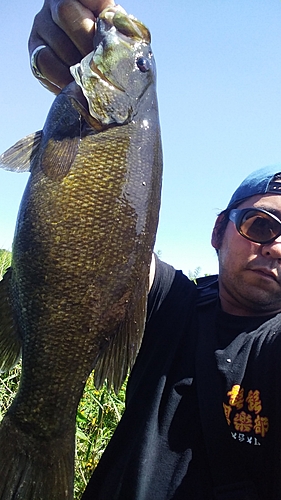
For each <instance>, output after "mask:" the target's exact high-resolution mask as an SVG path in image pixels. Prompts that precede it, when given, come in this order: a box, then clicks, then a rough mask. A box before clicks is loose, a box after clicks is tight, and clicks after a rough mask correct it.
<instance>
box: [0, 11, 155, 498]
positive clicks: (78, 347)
mask: <svg viewBox="0 0 281 500" xmlns="http://www.w3.org/2000/svg"><path fill="white" fill-rule="evenodd" d="M93 44H94V45H93V51H92V52H91V53H90V54H88V55H87V56H86V57H85V58H84V59H83V60H82V61H81V62H80V63H79V64H77V65H75V66H74V67H72V69H71V72H72V74H73V77H74V82H72V83H70V84H69V86H67V87H66V88H65V89H64V90H62V92H61V93H60V94H59V95H58V96H57V97H56V98H55V100H54V102H53V104H52V106H51V108H50V111H49V113H48V116H47V118H46V122H45V124H44V127H43V129H42V131H38V132H35V133H33V134H30V135H29V136H27V137H26V138H24V139H22V140H20V141H18V142H17V143H16V144H15V145H14V146H12V147H11V148H9V149H8V150H7V151H6V152H5V153H3V154H2V155H1V157H0V164H1V168H5V169H7V170H11V171H13V172H23V171H29V172H30V176H29V179H28V182H27V185H26V188H25V191H24V194H23V197H22V200H21V204H20V208H19V213H18V218H17V222H16V227H15V235H14V241H13V246H12V263H11V267H10V268H9V269H8V270H7V272H6V273H5V275H4V277H3V280H2V281H1V282H0V369H1V370H2V371H5V370H9V369H10V368H11V367H12V366H14V365H15V363H16V362H17V361H18V359H19V358H20V356H21V357H22V374H21V380H20V385H19V389H18V392H17V394H16V396H15V398H14V400H13V401H12V404H11V406H10V407H9V408H8V410H7V413H6V415H5V416H4V418H3V420H2V422H1V425H0V499H1V500H11V499H13V500H15V499H17V500H50V499H52V500H71V499H72V498H73V483H74V480H73V477H74V455H75V418H76V412H77V406H78V403H79V401H80V398H81V395H82V393H83V389H84V386H85V383H86V381H87V378H88V377H89V374H90V373H91V372H92V370H94V374H95V384H96V386H97V387H100V386H101V385H102V384H103V383H104V381H107V384H108V385H109V386H110V387H113V388H114V390H115V391H116V392H117V391H118V390H119V388H120V386H121V384H122V383H123V381H124V379H125V377H126V375H127V373H128V371H130V369H131V368H132V366H133V364H134V361H135V358H136V356H137V353H138V350H139V347H140V344H141V341H142V336H143V331H144V324H145V315H146V302H147V293H148V276H149V266H150V261H151V256H152V253H153V248H154V244H155V235H156V231H157V225H158V220H159V209H160V198H161V182H162V163H163V160H162V146H161V133H160V125H159V112H158V103H157V93H156V68H155V60H154V55H153V52H152V49H151V35H150V32H149V30H148V28H147V27H146V26H145V25H144V24H143V23H141V22H140V21H139V20H137V19H136V18H134V17H133V16H131V15H129V14H127V13H126V12H125V11H123V10H122V9H112V8H108V9H105V10H104V11H103V12H102V13H101V14H100V16H99V18H98V20H97V25H96V31H95V36H94V39H93Z"/></svg>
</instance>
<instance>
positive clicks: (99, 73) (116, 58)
mask: <svg viewBox="0 0 281 500" xmlns="http://www.w3.org/2000/svg"><path fill="white" fill-rule="evenodd" d="M150 41H151V37H150V32H149V30H148V29H147V28H146V27H145V26H144V24H142V23H141V22H140V21H138V20H137V19H135V18H134V17H133V16H131V15H128V14H127V13H126V12H125V11H124V10H123V9H122V8H118V9H117V10H116V8H115V9H114V8H107V9H105V10H104V11H103V12H102V13H101V14H100V16H99V18H98V20H97V25H96V32H95V36H94V51H93V52H91V53H90V54H88V55H87V56H86V57H84V59H82V61H81V62H80V63H78V64H76V65H75V66H72V67H71V73H72V75H73V77H74V79H75V81H76V83H77V84H78V85H79V86H80V87H81V89H82V91H83V94H84V96H85V97H86V100H87V103H88V107H89V113H90V115H91V116H92V117H93V118H94V119H95V120H97V121H98V122H99V123H101V124H102V125H110V124H114V123H115V124H124V123H128V122H129V121H131V120H133V119H134V117H135V116H136V114H137V112H138V109H139V106H140V103H141V102H142V101H143V98H144V95H145V94H146V91H147V89H148V88H149V87H151V86H153V85H154V84H155V80H156V70H155V62H154V57H153V53H152V50H151V46H150Z"/></svg>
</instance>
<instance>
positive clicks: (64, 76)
mask: <svg viewBox="0 0 281 500" xmlns="http://www.w3.org/2000/svg"><path fill="white" fill-rule="evenodd" d="M39 47H40V46H39ZM32 62H33V65H34V64H35V67H36V70H37V71H34V69H33V68H31V69H32V72H33V74H34V76H35V77H36V78H37V79H38V80H39V81H40V82H41V83H42V85H44V87H47V88H48V89H49V90H51V91H52V92H54V93H56V94H57V93H59V92H60V90H61V89H62V88H63V87H65V86H66V85H68V84H69V83H70V82H71V81H72V80H73V79H72V76H71V74H70V72H69V68H68V66H66V65H65V64H63V63H62V62H61V60H60V59H59V58H58V57H57V56H56V54H55V53H54V52H53V50H52V49H51V48H50V47H48V46H46V45H43V48H40V50H39V52H38V53H37V54H36V57H35V61H34V60H33V61H32V58H31V65H32ZM37 72H39V74H36V73H37ZM41 75H42V78H41Z"/></svg>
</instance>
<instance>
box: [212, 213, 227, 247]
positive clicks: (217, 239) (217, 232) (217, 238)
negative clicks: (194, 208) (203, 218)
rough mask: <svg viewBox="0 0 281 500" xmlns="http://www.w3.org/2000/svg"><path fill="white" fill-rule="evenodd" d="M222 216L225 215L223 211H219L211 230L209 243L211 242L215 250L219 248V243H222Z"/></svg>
mask: <svg viewBox="0 0 281 500" xmlns="http://www.w3.org/2000/svg"><path fill="white" fill-rule="evenodd" d="M224 217H225V215H224V214H223V213H221V214H220V215H219V216H218V217H217V220H216V222H215V225H214V229H213V232H212V239H211V243H212V246H213V247H214V248H215V249H216V250H219V249H220V247H221V244H222V238H223V234H222V228H221V224H222V221H223V219H224Z"/></svg>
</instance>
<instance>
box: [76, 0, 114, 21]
mask: <svg viewBox="0 0 281 500" xmlns="http://www.w3.org/2000/svg"><path fill="white" fill-rule="evenodd" d="M80 2H81V3H82V4H83V5H84V6H85V7H87V8H88V9H89V10H91V11H92V12H93V14H94V16H95V17H98V15H99V14H100V13H101V12H102V11H103V9H106V8H107V7H113V6H115V5H116V4H115V2H114V0H80Z"/></svg>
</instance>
